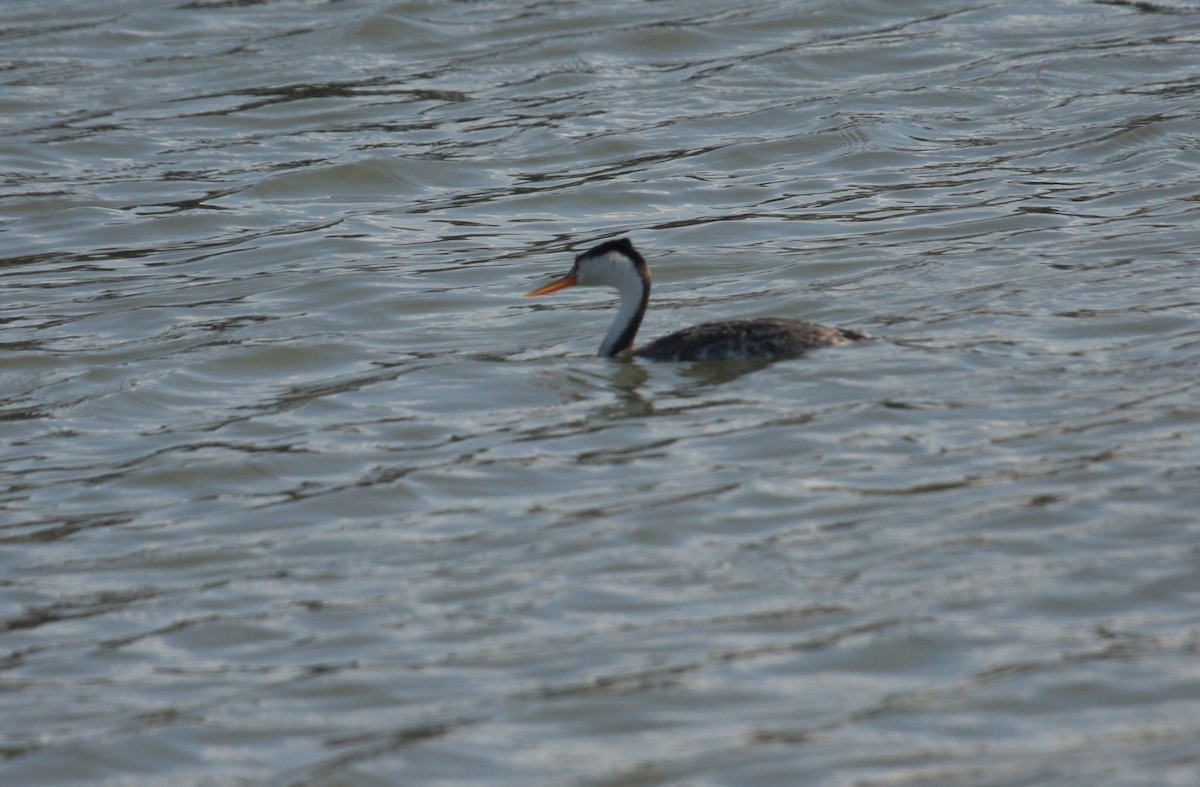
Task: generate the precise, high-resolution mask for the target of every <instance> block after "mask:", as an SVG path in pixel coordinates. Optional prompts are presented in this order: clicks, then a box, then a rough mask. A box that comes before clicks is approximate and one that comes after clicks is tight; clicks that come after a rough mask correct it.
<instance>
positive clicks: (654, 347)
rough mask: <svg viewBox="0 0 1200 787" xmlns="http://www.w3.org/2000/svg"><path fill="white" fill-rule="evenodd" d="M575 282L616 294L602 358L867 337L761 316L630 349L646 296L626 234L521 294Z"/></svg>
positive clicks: (704, 356) (702, 355)
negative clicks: (618, 303) (617, 301)
mask: <svg viewBox="0 0 1200 787" xmlns="http://www.w3.org/2000/svg"><path fill="white" fill-rule="evenodd" d="M575 285H579V286H581V287H599V286H603V285H607V286H609V287H616V288H617V290H618V291H619V292H620V293H621V306H620V308H619V309H618V310H617V316H616V318H615V319H613V321H612V325H610V326H609V328H608V333H607V334H605V336H604V341H603V342H601V343H600V352H599V353H597V354H598V355H600V356H602V357H607V358H614V357H618V356H628V355H635V356H637V357H639V358H649V359H651V360H653V361H717V360H728V359H735V358H789V357H790V358H794V357H796V356H799V355H803V354H804V353H806V352H808V351H809V350H812V349H815V348H817V347H827V346H829V345H834V344H849V343H850V342H854V341H858V340H859V339H869V338H870V336H869V335H867V334H865V333H863V332H862V331H850V330H843V329H842V328H833V327H830V326H828V325H817V324H816V323H812V322H808V321H807V320H784V319H778V318H763V319H757V320H727V321H722V322H706V323H703V324H701V325H693V326H692V327H691V328H684V329H683V330H682V331H676V332H675V333H672V334H669V335H667V336H664V337H662V338H661V339H655V340H654V341H652V342H650V343H649V344H647V345H646V346H645V347H639V348H637V349H634V348H633V337H634V336H636V335H637V331H638V327H639V326H641V324H642V317H644V316H645V315H646V302H647V301H648V300H649V299H650V269H649V268H648V267H647V266H646V260H644V259H643V258H642V255H641V254H639V253H638V250H637V249H635V248H634V247H633V244H632V243H631V242H630V241H629V239H628V238H618V239H616V240H610V241H606V242H604V243H601V244H600V245H599V246H595V247H593V248H591V249H588V250H587V251H585V252H583V253H582V254H580V255H579V256H577V257H576V258H575V264H574V265H573V266H572V267H571V271H570V272H569V273H568V274H567V275H566V276H563V277H562V278H560V279H558V280H557V281H554V282H551V283H550V284H547V285H546V286H545V287H539V288H538V289H536V290H534V291H533V292H528V293H525V297H526V298H532V297H534V296H537V295H547V294H549V293H552V292H557V291H558V290H561V289H563V288H564V287H573V286H575Z"/></svg>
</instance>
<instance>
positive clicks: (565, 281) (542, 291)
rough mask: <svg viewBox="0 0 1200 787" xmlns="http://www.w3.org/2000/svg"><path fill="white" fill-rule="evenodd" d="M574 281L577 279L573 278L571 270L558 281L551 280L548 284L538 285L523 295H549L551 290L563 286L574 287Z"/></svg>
mask: <svg viewBox="0 0 1200 787" xmlns="http://www.w3.org/2000/svg"><path fill="white" fill-rule="evenodd" d="M576 283H577V280H576V278H575V272H574V271H572V272H571V273H568V274H567V275H566V276H563V277H562V278H561V279H559V280H558V281H552V282H550V283H549V284H547V285H546V286H545V287H538V288H537V289H536V290H534V291H533V292H527V293H525V297H526V298H533V297H536V296H538V295H549V294H550V293H552V292H558V291H559V290H561V289H563V288H564V287H574V286H575V285H576Z"/></svg>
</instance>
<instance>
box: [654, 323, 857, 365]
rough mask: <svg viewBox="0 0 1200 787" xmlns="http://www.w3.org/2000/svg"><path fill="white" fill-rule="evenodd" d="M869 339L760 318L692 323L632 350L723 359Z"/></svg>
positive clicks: (660, 357)
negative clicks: (688, 326) (687, 326)
mask: <svg viewBox="0 0 1200 787" xmlns="http://www.w3.org/2000/svg"><path fill="white" fill-rule="evenodd" d="M866 338H869V337H868V336H867V334H865V333H862V332H861V331H849V330H844V329H842V328H834V327H832V326H829V325H818V324H816V323H813V322H808V321H807V320H784V319H777V318H771V317H767V318H763V319H759V320H726V321H722V322H706V323H702V324H700V325H693V326H692V327H690V328H684V329H683V330H681V331H676V332H675V333H672V334H669V335H667V336H663V337H662V338H660V339H655V340H654V341H652V342H650V343H649V344H647V345H646V346H645V347H638V348H636V349H634V351H633V354H634V355H636V356H638V357H639V358H649V359H651V360H653V361H724V360H730V359H737V358H795V357H796V356H799V355H803V354H804V353H806V352H808V351H809V350H813V349H816V348H818V347H827V346H830V345H835V344H849V343H850V342H854V341H858V340H859V339H866Z"/></svg>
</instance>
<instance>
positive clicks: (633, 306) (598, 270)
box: [579, 252, 650, 357]
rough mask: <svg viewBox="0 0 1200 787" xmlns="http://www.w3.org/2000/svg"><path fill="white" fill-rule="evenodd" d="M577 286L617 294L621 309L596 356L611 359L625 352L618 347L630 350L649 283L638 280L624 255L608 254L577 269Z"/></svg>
mask: <svg viewBox="0 0 1200 787" xmlns="http://www.w3.org/2000/svg"><path fill="white" fill-rule="evenodd" d="M579 283H580V284H582V285H584V286H588V285H593V286H595V285H608V286H610V287H615V288H616V289H617V291H618V292H619V293H620V294H621V306H620V308H619V309H618V310H617V316H616V317H614V318H613V321H612V325H610V326H608V333H606V334H605V335H604V341H603V342H601V343H600V351H599V352H598V353H597V354H598V355H601V356H606V357H607V356H611V355H613V354H614V353H615V352H616V351H618V349H626V348H624V347H619V345H620V344H622V343H625V344H626V345H627V347H632V346H633V334H636V333H637V329H638V327H639V326H640V325H641V322H642V315H643V314H644V313H645V310H646V300H647V299H648V298H649V294H650V284H649V282H648V281H644V280H643V279H642V277H641V276H640V275H639V274H638V271H637V268H635V267H634V265H633V262H632V261H631V260H630V259H629V258H628V257H626V256H625V255H624V254H618V253H612V252H610V253H609V254H605V255H604V256H602V257H596V258H593V259H590V260H587V261H586V262H585V263H584V264H583V265H581V266H580V270H579ZM630 331H632V334H631V333H630Z"/></svg>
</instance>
